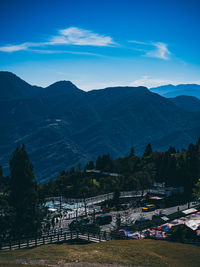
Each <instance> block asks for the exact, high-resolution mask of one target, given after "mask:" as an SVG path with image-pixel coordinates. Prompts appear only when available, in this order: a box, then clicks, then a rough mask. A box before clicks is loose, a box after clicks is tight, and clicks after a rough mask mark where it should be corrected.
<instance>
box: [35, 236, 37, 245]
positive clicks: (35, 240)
mask: <svg viewBox="0 0 200 267" xmlns="http://www.w3.org/2000/svg"><path fill="white" fill-rule="evenodd" d="M35 246H36V247H37V236H36V237H35Z"/></svg>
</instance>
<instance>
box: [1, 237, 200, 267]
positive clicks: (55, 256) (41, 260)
mask: <svg viewBox="0 0 200 267" xmlns="http://www.w3.org/2000/svg"><path fill="white" fill-rule="evenodd" d="M199 263H200V247H197V246H192V245H186V244H180V243H171V242H166V241H155V240H148V239H145V240H121V241H110V242H105V243H104V242H102V243H98V244H87V245H68V244H60V245H45V246H41V247H37V248H34V249H26V250H18V251H6V252H5V251H1V252H0V266H1V267H5V266H6V267H7V266H8V267H11V266H13V267H16V266H31V267H33V266H66V267H101V266H105V267H110V266H113V267H114V266H118V267H121V266H150V267H154V266H159V267H162V266H170V267H171V266H174V267H183V266H184V267H187V266H190V267H198V266H199Z"/></svg>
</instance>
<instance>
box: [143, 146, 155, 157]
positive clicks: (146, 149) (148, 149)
mask: <svg viewBox="0 0 200 267" xmlns="http://www.w3.org/2000/svg"><path fill="white" fill-rule="evenodd" d="M152 152H153V151H152V148H151V144H150V143H149V144H148V145H147V146H146V148H145V151H144V155H143V157H148V156H150V155H151V154H152Z"/></svg>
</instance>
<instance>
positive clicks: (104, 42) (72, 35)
mask: <svg viewBox="0 0 200 267" xmlns="http://www.w3.org/2000/svg"><path fill="white" fill-rule="evenodd" d="M60 45H62V46H66V45H74V46H113V45H116V43H115V42H114V41H113V39H112V38H111V37H110V36H104V35H100V34H97V33H94V32H92V31H89V30H85V29H81V28H77V27H69V28H67V29H63V30H59V31H58V35H55V36H52V37H51V38H50V39H49V40H47V41H46V42H26V43H22V44H18V45H11V44H8V45H4V46H0V51H1V52H7V53H11V52H16V51H35V52H40V53H42V52H43V53H53V52H54V51H53V50H44V49H43V50H41V49H32V48H33V47H43V48H45V47H47V46H60ZM60 52H61V51H59V53H60ZM63 52H64V53H66V52H67V53H70V52H69V51H63ZM55 53H58V51H55ZM71 53H72V54H77V53H78V54H82V55H97V54H93V53H89V52H73V51H71Z"/></svg>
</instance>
